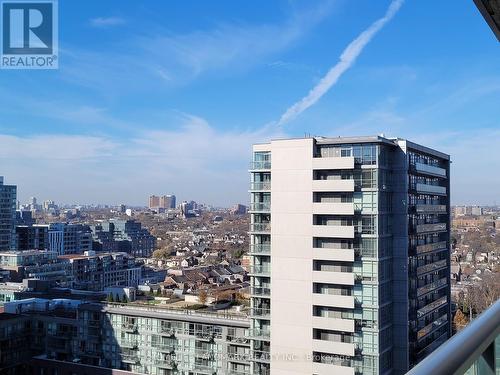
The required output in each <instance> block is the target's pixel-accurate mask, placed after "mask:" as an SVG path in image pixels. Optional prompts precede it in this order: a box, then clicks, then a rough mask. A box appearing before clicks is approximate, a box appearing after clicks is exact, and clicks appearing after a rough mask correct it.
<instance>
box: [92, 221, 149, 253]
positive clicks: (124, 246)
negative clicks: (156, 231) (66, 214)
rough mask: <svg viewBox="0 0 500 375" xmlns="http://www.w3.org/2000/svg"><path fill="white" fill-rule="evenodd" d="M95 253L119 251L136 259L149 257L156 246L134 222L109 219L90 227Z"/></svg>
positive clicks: (146, 232) (145, 230)
mask: <svg viewBox="0 0 500 375" xmlns="http://www.w3.org/2000/svg"><path fill="white" fill-rule="evenodd" d="M92 232H93V238H94V243H93V245H94V248H95V250H96V251H120V252H126V253H129V254H132V255H134V256H136V257H149V256H151V254H152V253H153V251H154V249H155V246H156V237H154V236H152V235H151V234H150V233H149V231H148V230H147V229H146V228H143V227H142V225H141V223H140V222H138V221H135V220H121V219H110V220H107V221H101V222H100V223H99V224H97V225H94V226H92Z"/></svg>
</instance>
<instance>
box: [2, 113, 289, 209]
mask: <svg viewBox="0 0 500 375" xmlns="http://www.w3.org/2000/svg"><path fill="white" fill-rule="evenodd" d="M173 122H175V124H165V125H168V126H169V127H171V126H172V125H174V126H175V129H174V130H159V131H145V132H142V133H139V134H138V135H137V137H135V138H131V139H128V140H127V139H120V140H118V139H115V138H110V137H90V136H82V135H74V136H72V135H43V136H36V137H19V136H10V135H0V165H2V171H1V173H2V174H3V175H5V176H6V180H7V181H8V182H9V183H13V184H17V185H18V187H19V192H20V194H19V196H20V199H21V201H23V200H26V199H27V198H28V197H29V196H32V195H35V196H38V197H39V198H40V199H48V198H50V199H54V200H57V201H59V202H65V203H71V202H73V203H92V202H100V203H115V204H116V203H128V204H145V200H146V197H147V196H148V195H149V194H151V193H162V192H164V193H167V192H174V193H175V194H176V195H177V196H178V197H179V199H195V200H198V201H202V202H207V203H213V204H219V205H229V204H234V203H236V202H246V201H247V200H248V193H247V190H248V186H247V181H248V173H247V169H248V162H249V161H250V160H251V145H252V144H253V143H257V142H263V141H268V140H269V139H270V138H277V137H282V136H283V133H281V132H279V131H276V129H275V128H274V127H269V126H264V127H262V128H260V129H257V130H238V129H234V130H220V129H216V128H214V127H213V126H211V125H210V124H209V123H208V122H207V121H206V120H204V119H202V118H200V117H196V116H192V115H187V114H180V115H179V116H178V118H177V121H173Z"/></svg>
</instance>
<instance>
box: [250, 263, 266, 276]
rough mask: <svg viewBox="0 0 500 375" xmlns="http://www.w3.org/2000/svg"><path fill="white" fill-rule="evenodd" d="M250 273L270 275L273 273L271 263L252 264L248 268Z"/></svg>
mask: <svg viewBox="0 0 500 375" xmlns="http://www.w3.org/2000/svg"><path fill="white" fill-rule="evenodd" d="M248 273H249V274H252V275H262V276H270V275H271V266H270V265H256V266H250V267H249V268H248Z"/></svg>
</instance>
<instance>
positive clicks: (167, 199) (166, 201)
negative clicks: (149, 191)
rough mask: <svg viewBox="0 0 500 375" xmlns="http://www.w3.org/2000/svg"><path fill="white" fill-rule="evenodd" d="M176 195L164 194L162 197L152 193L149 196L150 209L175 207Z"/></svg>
mask: <svg viewBox="0 0 500 375" xmlns="http://www.w3.org/2000/svg"><path fill="white" fill-rule="evenodd" d="M175 204H176V202H175V195H173V194H170V195H162V196H161V197H159V196H157V195H151V196H150V197H149V208H150V209H159V208H161V209H164V210H168V209H172V208H175Z"/></svg>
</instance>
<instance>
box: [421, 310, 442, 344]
mask: <svg viewBox="0 0 500 375" xmlns="http://www.w3.org/2000/svg"><path fill="white" fill-rule="evenodd" d="M446 322H448V314H444V315H442V316H441V317H439V318H438V319H436V320H435V321H433V322H432V323H431V324H428V325H426V326H425V327H424V328H422V329H421V330H419V331H418V332H417V340H421V339H423V338H424V337H425V336H427V335H428V334H429V333H431V332H434V331H435V330H436V329H438V328H439V327H442V326H443V325H444V324H445V323H446Z"/></svg>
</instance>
